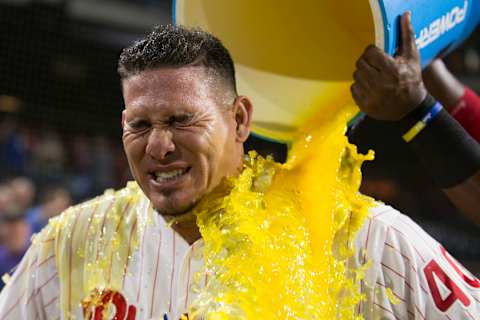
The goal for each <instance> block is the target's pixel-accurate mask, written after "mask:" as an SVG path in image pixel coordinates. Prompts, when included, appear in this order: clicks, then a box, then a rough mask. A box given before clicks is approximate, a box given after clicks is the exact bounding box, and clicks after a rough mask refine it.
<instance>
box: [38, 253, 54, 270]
mask: <svg viewBox="0 0 480 320" xmlns="http://www.w3.org/2000/svg"><path fill="white" fill-rule="evenodd" d="M53 258H55V254H52V255H51V256H49V257H48V258H45V260H43V261H42V262H40V263H39V264H38V266H37V269H38V268H40V267H41V266H43V265H44V264H45V263H47V262H48V261H50V260H52V259H53Z"/></svg>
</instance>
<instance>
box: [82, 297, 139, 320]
mask: <svg viewBox="0 0 480 320" xmlns="http://www.w3.org/2000/svg"><path fill="white" fill-rule="evenodd" d="M82 308H83V318H84V319H87V320H107V319H108V320H110V319H111V320H135V319H136V314H137V308H135V306H132V305H131V306H129V305H128V304H127V300H126V299H125V297H124V296H123V295H122V294H121V293H120V292H117V291H112V290H103V291H99V290H94V291H93V292H92V293H91V294H90V297H89V298H87V299H85V300H83V301H82Z"/></svg>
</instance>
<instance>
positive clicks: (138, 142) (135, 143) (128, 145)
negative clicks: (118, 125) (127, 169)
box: [123, 133, 145, 162]
mask: <svg viewBox="0 0 480 320" xmlns="http://www.w3.org/2000/svg"><path fill="white" fill-rule="evenodd" d="M143 140H144V139H141V138H139V137H135V136H133V135H131V134H128V133H127V134H124V135H123V148H124V150H125V154H126V155H127V158H128V160H129V161H130V162H132V161H139V160H140V159H141V157H142V154H143V150H145V143H144V141H143Z"/></svg>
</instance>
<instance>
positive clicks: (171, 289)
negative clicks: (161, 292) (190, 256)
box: [168, 229, 176, 312]
mask: <svg viewBox="0 0 480 320" xmlns="http://www.w3.org/2000/svg"><path fill="white" fill-rule="evenodd" d="M172 236H173V240H172V241H173V245H172V247H173V250H172V255H173V257H172V273H171V274H170V303H169V306H168V312H172V299H173V295H172V294H173V277H174V275H175V258H176V257H175V231H173V229H172Z"/></svg>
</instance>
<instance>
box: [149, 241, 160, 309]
mask: <svg viewBox="0 0 480 320" xmlns="http://www.w3.org/2000/svg"><path fill="white" fill-rule="evenodd" d="M161 247H162V235H161V234H160V237H159V241H158V249H157V261H156V263H155V277H154V279H153V288H152V299H151V302H150V318H151V317H152V316H153V301H155V292H156V291H157V275H158V265H159V262H160V248H161Z"/></svg>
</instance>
